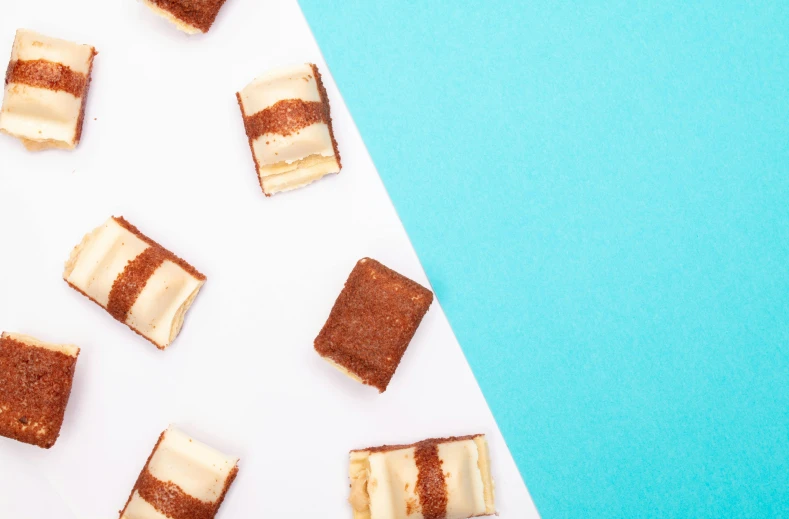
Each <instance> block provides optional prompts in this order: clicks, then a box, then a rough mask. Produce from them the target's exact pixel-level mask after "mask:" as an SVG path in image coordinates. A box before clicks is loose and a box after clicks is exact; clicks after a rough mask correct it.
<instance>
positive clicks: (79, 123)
mask: <svg viewBox="0 0 789 519" xmlns="http://www.w3.org/2000/svg"><path fill="white" fill-rule="evenodd" d="M96 54H97V52H96V49H93V52H92V53H91V55H90V64H89V65H88V76H87V81H86V82H85V88H84V90H83V91H82V106H81V107H80V109H79V120H78V121H77V129H76V131H75V132H74V145H75V146H76V145H77V144H79V141H80V139H82V127H83V123H84V121H85V107H86V106H87V105H88V92H89V91H90V82H91V80H92V79H93V59H94V58H95V57H96Z"/></svg>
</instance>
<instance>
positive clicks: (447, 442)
mask: <svg viewBox="0 0 789 519" xmlns="http://www.w3.org/2000/svg"><path fill="white" fill-rule="evenodd" d="M350 476H351V496H350V498H349V499H348V501H349V502H350V503H351V506H352V507H353V517H354V519H422V518H424V519H467V518H469V517H478V516H482V515H491V514H495V513H496V506H495V504H494V491H493V479H492V478H491V475H490V457H489V455H488V442H487V440H485V435H482V434H479V435H476V436H463V437H459V438H455V437H453V438H438V439H430V440H425V441H421V442H419V443H415V444H413V445H396V446H388V445H387V446H384V447H375V448H371V449H364V450H358V451H352V452H351V466H350Z"/></svg>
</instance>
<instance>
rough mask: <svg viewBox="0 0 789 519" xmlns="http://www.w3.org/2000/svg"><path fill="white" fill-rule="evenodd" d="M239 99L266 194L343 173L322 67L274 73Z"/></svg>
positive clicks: (302, 67)
mask: <svg viewBox="0 0 789 519" xmlns="http://www.w3.org/2000/svg"><path fill="white" fill-rule="evenodd" d="M236 97H238V104H239V106H240V107H241V115H242V117H243V119H244V127H245V129H246V133H247V137H248V139H249V147H250V148H251V149H252V157H253V159H254V161H255V169H256V170H257V174H258V178H259V181H260V187H261V188H262V189H263V192H264V193H265V194H266V196H270V195H272V194H274V193H278V192H280V191H288V190H291V189H296V188H299V187H302V186H306V185H307V184H309V183H311V182H314V181H315V180H318V179H320V178H322V177H324V176H325V175H328V174H330V173H339V172H340V168H341V162H340V153H339V151H338V150H337V141H336V140H335V139H334V131H333V129H332V121H331V110H330V108H329V98H328V96H327V94H326V89H325V88H324V87H323V81H322V80H321V75H320V72H318V67H316V66H315V65H311V64H306V65H300V66H297V67H291V68H287V69H279V70H274V71H271V72H269V73H267V74H265V75H263V76H261V77H259V78H257V79H255V80H254V81H253V82H252V83H250V84H249V85H248V86H247V87H246V88H244V89H243V90H242V91H241V92H238V93H237V94H236Z"/></svg>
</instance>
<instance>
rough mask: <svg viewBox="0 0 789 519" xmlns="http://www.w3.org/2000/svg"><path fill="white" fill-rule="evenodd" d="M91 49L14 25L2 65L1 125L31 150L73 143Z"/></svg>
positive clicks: (84, 95)
mask: <svg viewBox="0 0 789 519" xmlns="http://www.w3.org/2000/svg"><path fill="white" fill-rule="evenodd" d="M95 55H96V49H94V48H93V47H91V46H90V45H78V44H76V43H71V42H69V41H65V40H58V39H55V38H50V37H47V36H43V35H41V34H36V33H35V32H32V31H28V30H24V29H20V30H18V31H17V32H16V39H15V40H14V47H13V49H12V51H11V62H10V63H9V65H8V70H7V71H6V77H5V94H4V96H3V106H2V109H0V131H2V132H5V133H7V134H9V135H11V136H13V137H16V138H18V139H20V140H21V141H22V142H23V143H24V145H25V146H26V147H27V149H28V150H31V151H39V150H44V149H48V148H63V149H73V148H75V147H76V146H77V144H79V140H80V137H81V136H82V123H83V120H84V118H85V101H86V98H87V95H88V87H89V85H90V74H91V70H92V68H93V57H94V56H95Z"/></svg>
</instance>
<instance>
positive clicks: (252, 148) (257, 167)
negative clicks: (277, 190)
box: [236, 92, 269, 196]
mask: <svg viewBox="0 0 789 519" xmlns="http://www.w3.org/2000/svg"><path fill="white" fill-rule="evenodd" d="M236 99H238V107H239V108H240V109H241V118H242V119H243V121H244V128H245V129H246V125H247V112H246V111H245V110H244V103H243V102H241V94H240V93H238V92H236ZM247 140H248V141H249V151H251V152H252V160H253V161H254V162H255V173H256V174H257V177H258V184H260V190H261V191H263V193H266V190H265V189H263V179H262V178H261V177H260V162H258V158H257V155H255V146H254V140H255V139H252V138H251V137H249V130H247ZM266 196H269V195H268V194H266Z"/></svg>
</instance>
